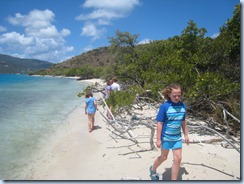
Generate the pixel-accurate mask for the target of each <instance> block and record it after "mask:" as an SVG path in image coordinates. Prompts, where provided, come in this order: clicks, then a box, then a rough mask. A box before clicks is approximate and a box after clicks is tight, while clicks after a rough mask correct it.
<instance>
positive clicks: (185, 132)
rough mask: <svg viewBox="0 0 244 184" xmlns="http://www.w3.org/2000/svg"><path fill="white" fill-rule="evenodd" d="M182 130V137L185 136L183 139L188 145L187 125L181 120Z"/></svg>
mask: <svg viewBox="0 0 244 184" xmlns="http://www.w3.org/2000/svg"><path fill="white" fill-rule="evenodd" d="M181 127H182V130H183V133H184V137H185V141H186V144H187V145H188V144H189V137H188V128H187V125H186V121H185V120H184V121H182V125H181Z"/></svg>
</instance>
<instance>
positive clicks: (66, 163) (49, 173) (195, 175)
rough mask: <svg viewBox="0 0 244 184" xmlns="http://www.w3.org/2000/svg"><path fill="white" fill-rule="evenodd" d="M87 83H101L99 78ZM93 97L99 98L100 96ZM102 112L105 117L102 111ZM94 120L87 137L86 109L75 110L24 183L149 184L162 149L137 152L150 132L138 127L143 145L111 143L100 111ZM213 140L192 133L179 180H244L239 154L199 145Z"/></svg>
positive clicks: (165, 171)
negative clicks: (108, 183)
mask: <svg viewBox="0 0 244 184" xmlns="http://www.w3.org/2000/svg"><path fill="white" fill-rule="evenodd" d="M98 80H101V79H98ZM82 81H83V80H82ZM86 81H87V82H89V83H90V82H91V83H96V82H98V81H97V79H91V80H86ZM91 83H90V84H91ZM94 96H95V97H96V98H97V99H98V98H99V96H98V94H94ZM98 108H99V111H102V112H103V108H102V107H101V106H99V107H98ZM95 118H96V119H95V126H96V129H95V130H94V131H93V132H92V133H89V132H88V125H87V116H86V115H85V113H84V104H81V105H80V106H78V107H76V108H75V109H74V110H73V111H72V112H71V113H70V114H69V116H68V117H66V119H65V121H66V122H68V124H67V126H65V127H62V128H60V129H59V130H58V131H57V134H55V135H54V136H53V137H52V139H51V141H50V144H49V145H47V148H46V150H47V152H46V153H45V155H40V158H39V160H37V163H36V164H35V165H34V168H32V169H31V171H30V172H29V173H28V175H27V176H26V178H25V179H26V180H49V181H50V180H92V181H93V180H139V179H142V180H150V177H149V167H150V165H151V164H152V163H153V161H154V159H155V158H156V157H157V156H159V154H160V150H154V151H144V152H138V153H135V152H133V151H137V150H147V149H149V147H150V146H149V138H148V135H149V132H148V129H146V128H144V127H139V128H138V129H136V130H135V131H134V133H135V135H137V136H138V140H140V143H139V144H138V145H135V144H134V143H132V142H130V141H128V140H124V139H118V138H117V139H113V138H112V137H111V131H109V127H108V125H107V124H106V123H105V121H104V120H103V117H102V116H101V115H100V113H99V112H97V113H96V116H95ZM190 121H191V122H192V120H190ZM206 134H207V133H206ZM209 137H215V136H211V135H200V134H198V133H197V132H192V133H190V132H189V138H190V140H191V141H193V142H194V141H195V143H190V145H189V146H187V145H186V144H184V143H183V158H182V164H181V167H180V173H179V180H190V181H202V180H213V181H219V180H231V181H232V182H233V181H240V165H241V163H240V154H239V153H238V152H237V151H236V150H235V149H232V148H224V147H222V146H221V145H219V143H216V144H215V143H212V144H207V143H202V144H200V143H199V140H201V141H203V140H206V139H209ZM139 138H140V139H139ZM172 160H173V159H172V152H171V151H170V153H169V156H168V159H167V160H166V161H165V162H164V163H163V164H162V165H160V167H159V168H158V170H157V172H158V173H162V175H163V180H170V172H171V170H170V169H171V165H172Z"/></svg>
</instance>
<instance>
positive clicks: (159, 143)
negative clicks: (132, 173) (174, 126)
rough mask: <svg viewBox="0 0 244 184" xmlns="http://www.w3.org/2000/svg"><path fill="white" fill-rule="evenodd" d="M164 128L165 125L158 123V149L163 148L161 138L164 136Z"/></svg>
mask: <svg viewBox="0 0 244 184" xmlns="http://www.w3.org/2000/svg"><path fill="white" fill-rule="evenodd" d="M162 127H163V123H161V122H158V123H157V147H158V148H161V144H162V141H161V136H162Z"/></svg>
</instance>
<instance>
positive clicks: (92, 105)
mask: <svg viewBox="0 0 244 184" xmlns="http://www.w3.org/2000/svg"><path fill="white" fill-rule="evenodd" d="M85 97H86V101H85V114H88V128H89V132H92V130H93V129H94V123H95V113H96V110H98V109H97V103H96V99H95V98H94V97H93V94H92V93H91V92H88V93H87V94H86V96H85Z"/></svg>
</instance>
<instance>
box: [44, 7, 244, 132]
mask: <svg viewBox="0 0 244 184" xmlns="http://www.w3.org/2000/svg"><path fill="white" fill-rule="evenodd" d="M206 33H207V30H206V29H205V28H199V27H198V26H197V24H196V23H195V22H194V21H193V20H190V21H189V22H188V25H187V27H186V28H185V29H184V30H183V31H182V32H181V35H178V36H174V37H172V38H169V39H167V40H155V41H151V42H150V43H148V44H138V40H137V39H138V37H139V34H131V33H129V32H121V31H119V30H117V31H116V33H115V36H113V37H109V38H108V39H109V41H110V43H111V46H110V47H109V49H110V53H111V56H112V57H111V58H113V62H111V61H109V62H107V64H106V65H105V64H104V63H103V64H100V65H98V66H94V65H93V66H92V65H89V64H83V65H82V66H79V67H77V66H76V67H60V68H58V67H57V66H56V67H55V69H53V70H49V71H48V72H47V73H45V71H47V70H43V71H42V72H41V73H42V74H53V75H66V76H81V77H82V78H104V79H108V78H111V77H113V76H117V77H118V78H119V80H120V83H123V85H122V86H123V92H120V93H115V94H113V95H111V99H110V101H109V102H108V103H110V104H111V105H113V107H114V110H116V107H117V108H119V107H122V106H126V107H128V108H129V106H130V103H131V102H132V101H133V100H135V98H136V94H143V95H145V94H146V95H150V97H151V98H152V99H154V100H159V99H160V96H159V93H158V92H159V91H161V90H162V89H163V88H164V87H165V86H167V85H168V84H170V83H179V84H181V85H182V86H183V88H184V92H185V95H184V99H183V100H184V101H185V102H186V103H187V106H188V108H189V111H191V112H193V113H198V114H201V115H203V116H205V117H213V118H214V119H215V121H218V122H219V123H221V119H223V114H222V113H221V109H220V107H223V108H225V109H227V110H228V112H230V113H231V114H233V115H234V116H235V117H237V118H238V119H240V74H241V71H240V65H241V63H240V62H241V61H240V5H237V6H236V7H235V10H234V12H233V17H232V18H231V19H229V20H227V22H226V23H225V24H224V25H223V26H222V27H221V28H220V33H219V35H218V36H217V37H215V38H210V37H207V36H205V34H206ZM76 60H77V59H76ZM107 60H108V58H107ZM77 62H78V61H76V63H77ZM80 62H81V61H80ZM108 63H109V64H108ZM149 90H150V93H148V91H149ZM213 104H219V105H217V106H216V105H213ZM230 123H233V122H232V121H231V120H230ZM235 126H236V125H235ZM237 127H238V128H239V125H237Z"/></svg>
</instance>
